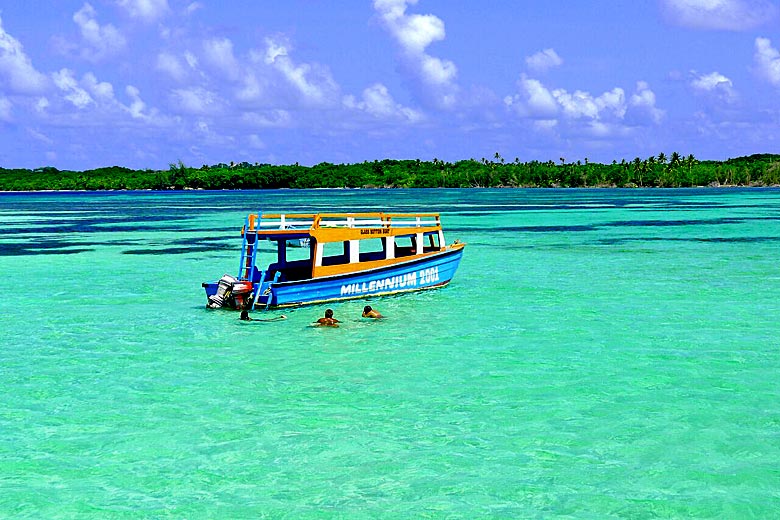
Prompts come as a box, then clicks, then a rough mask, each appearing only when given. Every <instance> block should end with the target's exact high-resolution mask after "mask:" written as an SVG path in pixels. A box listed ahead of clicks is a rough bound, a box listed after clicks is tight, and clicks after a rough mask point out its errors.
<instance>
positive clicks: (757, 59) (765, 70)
mask: <svg viewBox="0 0 780 520" xmlns="http://www.w3.org/2000/svg"><path fill="white" fill-rule="evenodd" d="M755 47H756V52H755V54H754V55H753V61H754V63H755V71H756V72H757V73H758V75H759V76H760V77H761V78H763V79H764V80H766V81H768V82H769V83H771V84H772V85H774V86H776V87H780V52H778V50H777V49H775V48H774V47H772V42H771V41H770V40H769V39H767V38H756V42H755Z"/></svg>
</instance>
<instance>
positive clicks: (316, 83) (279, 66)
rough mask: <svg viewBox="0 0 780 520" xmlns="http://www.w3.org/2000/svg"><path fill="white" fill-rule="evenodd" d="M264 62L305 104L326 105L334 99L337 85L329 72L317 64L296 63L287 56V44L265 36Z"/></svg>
mask: <svg viewBox="0 0 780 520" xmlns="http://www.w3.org/2000/svg"><path fill="white" fill-rule="evenodd" d="M264 62H265V64H266V65H268V66H270V67H272V68H273V69H275V70H276V71H278V72H279V73H281V75H282V77H283V78H284V80H285V81H286V82H287V83H289V84H290V85H292V86H293V87H295V90H296V91H297V92H298V93H299V94H300V96H301V99H302V101H303V102H304V103H305V104H308V105H326V104H331V103H332V102H333V101H334V99H335V97H336V94H337V92H338V85H337V84H336V82H335V81H334V80H333V78H332V77H331V75H330V72H329V71H328V70H327V69H326V68H324V67H320V66H318V65H312V64H308V63H301V64H296V63H295V62H294V61H293V60H292V59H291V58H290V56H289V50H288V47H287V44H285V43H283V42H280V41H278V40H275V39H272V38H267V39H266V52H265V58H264Z"/></svg>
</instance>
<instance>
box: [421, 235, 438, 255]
mask: <svg viewBox="0 0 780 520" xmlns="http://www.w3.org/2000/svg"><path fill="white" fill-rule="evenodd" d="M423 247H424V248H425V251H436V250H438V249H439V233H438V232H433V233H426V234H425V237H424V238H423Z"/></svg>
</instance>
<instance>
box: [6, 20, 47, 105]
mask: <svg viewBox="0 0 780 520" xmlns="http://www.w3.org/2000/svg"><path fill="white" fill-rule="evenodd" d="M3 84H6V85H7V88H8V89H9V90H10V91H12V92H15V93H19V94H35V93H38V92H42V91H43V90H44V89H45V88H46V76H44V75H43V74H41V73H40V72H38V71H37V70H35V67H33V65H32V62H31V61H30V58H28V57H27V55H26V54H25V52H24V49H23V47H22V44H21V43H19V40H17V39H16V38H14V37H13V36H11V35H10V34H8V33H7V32H5V30H4V29H3V20H2V18H0V85H3Z"/></svg>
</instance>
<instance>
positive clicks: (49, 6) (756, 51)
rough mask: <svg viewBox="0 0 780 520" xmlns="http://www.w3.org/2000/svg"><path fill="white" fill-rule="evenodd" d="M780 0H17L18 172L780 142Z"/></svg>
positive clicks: (2, 61) (14, 105)
mask: <svg viewBox="0 0 780 520" xmlns="http://www.w3.org/2000/svg"><path fill="white" fill-rule="evenodd" d="M778 49H780V0H771V1H770V0H644V1H637V2H627V1H625V0H548V1H544V2H542V1H524V0H514V1H502V0H494V1H488V2H453V1H451V0H417V1H414V0H373V1H372V0H364V1H356V0H342V1H340V2H326V1H322V0H285V1H283V2H277V1H274V2H271V1H260V0H258V1H253V2H225V1H220V2H218V1H214V0H197V1H193V0H90V1H89V2H85V1H83V0H74V1H71V0H57V1H56V2H54V1H43V0H26V1H24V2H22V1H16V0H0V136H1V137H0V167H6V168H12V167H25V168H36V167H40V166H55V167H57V168H60V169H78V170H83V169H88V168H95V167H100V166H110V165H121V166H127V167H131V168H153V169H158V168H167V166H168V164H170V163H175V162H178V161H182V162H184V164H186V165H188V166H197V167H199V166H201V165H202V164H215V163H219V162H225V163H229V162H230V161H235V162H242V161H248V162H252V163H254V162H261V163H273V164H290V163H295V162H299V163H301V164H316V163H319V162H325V161H327V162H333V163H348V162H360V161H364V160H374V159H384V158H397V159H418V158H419V159H423V160H432V159H434V158H438V159H443V160H450V161H455V160H459V159H468V158H475V159H480V158H482V157H489V158H492V157H493V155H494V154H495V153H496V152H499V153H500V154H501V155H502V156H503V157H504V158H506V159H507V160H514V158H515V157H518V158H520V160H522V161H527V160H533V159H537V160H543V161H546V160H549V159H552V160H555V161H558V160H559V158H561V157H563V158H565V159H566V160H567V161H576V160H578V159H581V160H584V159H585V158H588V159H589V160H591V161H600V162H611V161H612V160H613V159H618V160H619V159H621V158H625V159H627V160H630V159H633V158H634V157H637V156H638V157H641V158H646V157H648V156H650V155H657V154H658V153H659V152H664V153H666V154H667V155H668V154H669V153H671V152H673V151H678V152H680V153H682V154H684V155H688V154H694V155H695V156H696V157H697V158H699V159H725V158H728V157H736V156H740V155H748V154H752V153H778V152H780V147H779V146H778V144H779V143H780V50H778Z"/></svg>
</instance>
